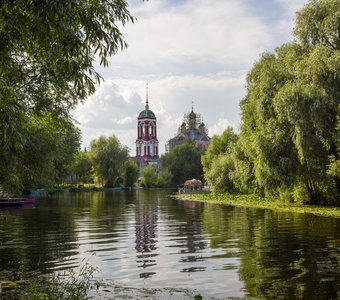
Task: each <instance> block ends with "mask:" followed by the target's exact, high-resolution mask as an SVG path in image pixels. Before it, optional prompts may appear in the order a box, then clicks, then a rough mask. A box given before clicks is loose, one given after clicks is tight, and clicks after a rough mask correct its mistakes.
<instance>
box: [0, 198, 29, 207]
mask: <svg viewBox="0 0 340 300" xmlns="http://www.w3.org/2000/svg"><path fill="white" fill-rule="evenodd" d="M34 203H35V198H28V197H1V198H0V207H4V206H23V205H26V204H34Z"/></svg>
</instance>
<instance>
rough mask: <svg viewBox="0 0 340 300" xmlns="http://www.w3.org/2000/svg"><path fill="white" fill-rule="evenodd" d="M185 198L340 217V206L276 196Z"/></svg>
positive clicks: (220, 195)
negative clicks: (286, 199) (304, 202)
mask: <svg viewBox="0 0 340 300" xmlns="http://www.w3.org/2000/svg"><path fill="white" fill-rule="evenodd" d="M178 197H179V198H180V199H184V200H195V201H202V202H208V203H217V204H224V205H233V206H241V207H256V208H263V209H272V210H277V211H283V212H295V213H309V214H314V215H318V216H324V217H334V218H340V207H324V206H311V205H303V204H296V203H291V202H284V201H281V200H278V199H276V198H274V197H260V196H257V195H237V194H190V195H189V194H181V195H179V196H178Z"/></svg>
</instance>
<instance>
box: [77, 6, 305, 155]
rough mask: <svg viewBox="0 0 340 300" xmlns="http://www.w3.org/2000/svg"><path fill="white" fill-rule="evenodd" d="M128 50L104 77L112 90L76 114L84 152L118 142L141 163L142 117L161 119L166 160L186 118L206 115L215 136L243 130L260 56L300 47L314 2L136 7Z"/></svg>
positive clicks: (103, 90)
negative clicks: (299, 30)
mask: <svg viewBox="0 0 340 300" xmlns="http://www.w3.org/2000/svg"><path fill="white" fill-rule="evenodd" d="M128 3H129V10H130V13H131V14H132V15H133V16H135V17H136V18H137V21H136V22H135V23H134V24H128V25H127V26H125V27H124V28H122V32H123V33H124V36H125V40H126V41H127V43H128V45H129V46H128V49H125V50H124V51H122V52H120V53H118V54H117V55H115V56H113V57H112V58H111V60H110V61H111V63H110V67H109V68H105V69H104V68H101V67H100V66H99V65H98V68H97V69H98V70H99V73H100V74H101V75H102V76H103V77H104V79H105V82H104V83H101V85H100V86H99V87H98V89H97V91H96V93H95V94H94V95H93V96H91V97H89V99H88V100H87V101H86V102H85V103H84V104H82V105H79V106H78V107H77V109H76V110H75V111H74V117H75V119H76V120H77V121H78V122H79V127H80V128H81V130H82V137H83V138H82V145H83V147H88V146H89V144H90V141H91V140H92V139H94V138H97V137H99V136H100V135H106V136H108V135H111V134H115V135H116V136H117V137H118V138H119V140H120V141H121V143H122V144H123V145H126V146H128V147H129V149H130V155H131V156H134V155H135V154H136V153H135V141H136V135H137V129H136V127H137V116H138V114H139V113H140V112H141V111H142V110H143V109H144V106H145V90H146V83H148V85H149V106H150V109H151V110H152V111H153V112H154V113H155V115H156V117H157V126H158V130H157V133H158V139H159V151H160V154H162V153H164V152H165V143H166V141H167V140H169V139H170V138H172V137H173V136H174V135H175V133H176V132H177V128H178V127H179V126H180V124H181V122H182V120H183V115H184V114H185V113H188V112H190V111H191V106H192V102H193V106H194V111H195V112H196V113H200V114H201V115H202V117H203V120H204V123H205V124H206V125H207V126H208V130H209V135H210V136H213V135H214V134H221V133H222V132H223V131H224V130H225V129H226V127H227V126H232V127H234V128H235V129H236V130H237V129H238V128H239V125H240V109H239V102H240V100H241V99H242V98H243V97H244V96H245V93H246V89H245V84H246V82H245V78H246V74H247V73H248V71H249V70H250V69H251V67H252V66H253V64H254V62H256V61H257V60H258V59H259V58H260V55H261V54H262V53H264V52H266V51H273V50H274V49H275V48H276V47H278V46H280V45H282V44H283V43H286V42H289V41H293V39H294V38H293V34H292V33H293V28H294V20H295V13H296V11H298V10H300V9H301V8H302V7H303V6H304V5H305V4H306V3H307V0H149V1H147V2H146V1H144V2H143V1H142V0H130V1H128Z"/></svg>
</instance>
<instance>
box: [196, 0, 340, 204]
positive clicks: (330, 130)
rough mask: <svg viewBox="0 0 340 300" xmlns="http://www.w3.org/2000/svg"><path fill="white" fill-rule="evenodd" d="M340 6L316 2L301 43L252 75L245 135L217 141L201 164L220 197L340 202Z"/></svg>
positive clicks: (301, 26)
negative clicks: (222, 194) (268, 196)
mask: <svg viewBox="0 0 340 300" xmlns="http://www.w3.org/2000/svg"><path fill="white" fill-rule="evenodd" d="M339 12H340V2H339V1H338V0H311V1H309V3H308V4H307V5H306V6H305V7H304V8H303V9H302V10H301V11H300V12H298V13H297V20H296V27H295V31H294V33H295V37H296V41H295V42H292V43H288V44H284V45H282V46H280V47H278V48H277V49H276V50H275V52H274V53H265V54H263V55H262V57H261V58H260V60H259V61H258V62H256V63H255V65H254V66H253V68H252V69H251V71H250V72H249V73H248V76H247V95H246V97H245V98H244V99H243V100H242V101H241V112H242V124H241V129H240V134H239V135H236V134H235V133H233V132H232V130H231V129H227V130H226V131H225V132H224V133H223V134H222V136H220V137H218V136H215V137H213V139H212V141H211V144H210V145H209V148H208V150H207V152H206V153H205V154H204V156H203V159H202V162H203V169H204V172H205V178H206V180H207V182H208V183H209V185H211V187H212V188H213V189H214V190H215V191H216V192H227V191H228V192H232V191H239V192H259V193H262V194H274V195H278V196H280V197H282V198H283V199H286V200H293V201H302V202H305V203H309V204H336V205H340V160H339V159H340V158H339V150H340V114H339V111H340V35H339V28H340V14H339Z"/></svg>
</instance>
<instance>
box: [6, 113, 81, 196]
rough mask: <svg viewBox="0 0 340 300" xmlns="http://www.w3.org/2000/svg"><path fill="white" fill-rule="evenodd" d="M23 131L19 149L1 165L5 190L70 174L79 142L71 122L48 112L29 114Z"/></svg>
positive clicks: (33, 185)
mask: <svg viewBox="0 0 340 300" xmlns="http://www.w3.org/2000/svg"><path fill="white" fill-rule="evenodd" d="M23 133H25V135H24V136H23V137H22V147H20V151H16V152H15V153H12V159H10V160H9V163H8V164H7V165H6V166H3V167H4V168H5V170H6V174H4V175H2V177H0V182H1V184H2V187H3V188H4V189H5V190H6V191H8V192H13V193H19V192H20V191H21V190H22V189H24V188H26V189H27V188H41V187H45V188H48V187H52V186H53V185H55V184H57V183H59V182H61V181H63V180H64V179H65V178H66V177H67V176H69V175H71V173H72V163H73V160H74V156H75V154H76V153H77V151H78V150H79V145H80V132H79V130H78V129H77V128H76V127H75V126H74V124H73V123H72V122H70V121H69V120H68V119H67V118H57V117H55V118H52V117H51V116H50V115H48V114H44V115H41V116H32V117H31V118H30V119H29V123H27V124H26V126H25V131H24V132H23ZM0 174H1V173H0Z"/></svg>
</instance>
